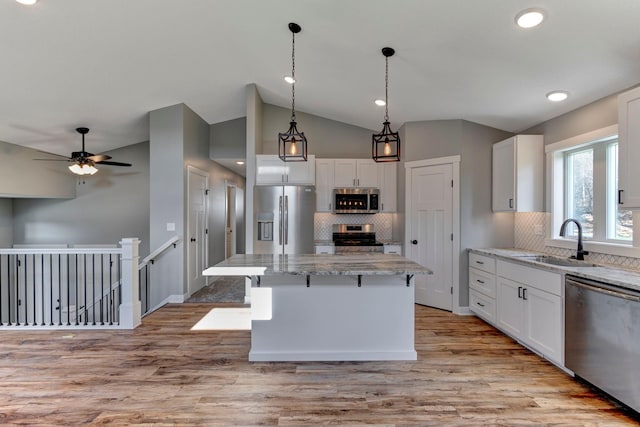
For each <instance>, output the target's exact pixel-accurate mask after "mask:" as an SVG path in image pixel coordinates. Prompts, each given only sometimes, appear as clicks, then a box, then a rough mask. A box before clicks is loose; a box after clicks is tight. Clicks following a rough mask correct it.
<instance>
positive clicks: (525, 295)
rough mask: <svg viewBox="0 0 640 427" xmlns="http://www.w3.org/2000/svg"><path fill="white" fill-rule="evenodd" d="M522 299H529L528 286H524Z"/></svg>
mask: <svg viewBox="0 0 640 427" xmlns="http://www.w3.org/2000/svg"><path fill="white" fill-rule="evenodd" d="M522 299H523V300H526V299H527V288H522Z"/></svg>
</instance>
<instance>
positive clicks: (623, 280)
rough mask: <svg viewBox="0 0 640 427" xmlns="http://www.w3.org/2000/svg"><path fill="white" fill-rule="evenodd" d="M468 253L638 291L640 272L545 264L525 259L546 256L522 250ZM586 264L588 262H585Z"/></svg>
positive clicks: (611, 268) (607, 267) (471, 250)
mask: <svg viewBox="0 0 640 427" xmlns="http://www.w3.org/2000/svg"><path fill="white" fill-rule="evenodd" d="M469 252H474V253H477V254H480V255H485V256H490V257H493V258H497V259H503V260H506V261H510V262H516V263H519V264H523V265H528V266H530V267H536V268H540V269H544V270H548V271H553V272H556V273H561V274H570V275H572V276H577V277H583V278H585V279H591V280H596V281H599V282H604V283H609V284H612V285H615V286H620V287H622V288H626V289H632V290H635V291H640V272H637V271H632V270H625V269H622V268H616V267H613V266H607V265H599V266H597V267H578V266H576V267H573V266H559V265H553V264H547V263H543V262H538V261H535V260H533V259H529V258H527V257H531V256H535V255H548V254H544V253H540V252H532V251H526V250H522V249H494V248H485V249H470V250H469ZM586 262H589V261H588V260H587V261H586Z"/></svg>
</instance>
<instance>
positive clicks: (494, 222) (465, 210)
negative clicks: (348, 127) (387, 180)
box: [398, 120, 513, 306]
mask: <svg viewBox="0 0 640 427" xmlns="http://www.w3.org/2000/svg"><path fill="white" fill-rule="evenodd" d="M400 132H401V137H402V138H403V150H404V155H403V163H404V162H407V161H415V160H425V159H435V158H439V157H448V156H456V155H459V156H461V160H460V233H461V234H460V249H461V250H460V254H459V256H460V283H459V285H460V286H459V289H460V301H459V304H460V306H467V305H468V279H467V276H468V274H467V273H468V271H467V270H468V257H467V248H478V247H512V246H513V214H506V215H502V214H494V213H493V212H492V211H491V153H492V145H493V144H494V143H495V142H498V141H501V140H503V139H505V138H508V137H509V136H510V135H511V134H510V133H507V132H504V131H501V130H499V129H493V128H488V127H486V126H482V125H478V124H476V123H471V122H467V121H464V120H437V121H424V122H409V123H405V124H404V126H403V127H402V128H401V131H400ZM399 172H400V173H399V176H398V207H399V208H401V209H402V210H403V211H404V204H405V194H404V192H405V176H404V174H405V169H404V167H400V168H399ZM404 218H405V215H404V213H402V220H401V222H404Z"/></svg>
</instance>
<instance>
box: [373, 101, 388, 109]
mask: <svg viewBox="0 0 640 427" xmlns="http://www.w3.org/2000/svg"><path fill="white" fill-rule="evenodd" d="M373 102H375V103H376V105H377V106H378V107H384V106H385V105H387V103H386V102H384V99H376V100H375V101H373Z"/></svg>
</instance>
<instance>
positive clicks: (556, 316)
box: [496, 260, 564, 366]
mask: <svg viewBox="0 0 640 427" xmlns="http://www.w3.org/2000/svg"><path fill="white" fill-rule="evenodd" d="M496 268H497V294H496V302H497V311H496V314H497V317H496V318H497V327H498V328H499V329H501V330H502V331H504V332H505V333H507V334H509V335H511V336H512V337H513V338H515V339H517V340H518V341H520V342H522V343H523V344H524V345H526V346H528V347H529V348H531V349H532V350H534V351H536V352H538V353H540V354H542V355H543V356H544V357H545V358H547V359H549V360H551V361H553V362H555V363H557V364H558V365H560V366H563V365H564V323H563V312H564V306H563V300H564V298H563V292H562V291H563V289H562V275H560V274H558V273H552V272H550V271H545V270H541V269H537V268H531V267H527V266H523V265H520V264H517V263H510V262H506V261H502V260H498V262H497V267H496Z"/></svg>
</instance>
